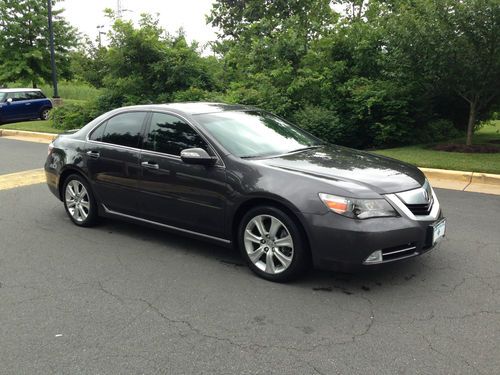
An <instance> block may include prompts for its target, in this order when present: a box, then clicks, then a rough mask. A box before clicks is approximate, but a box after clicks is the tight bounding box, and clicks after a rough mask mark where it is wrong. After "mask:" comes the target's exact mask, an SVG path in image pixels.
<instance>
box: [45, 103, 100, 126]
mask: <svg viewBox="0 0 500 375" xmlns="http://www.w3.org/2000/svg"><path fill="white" fill-rule="evenodd" d="M98 115H99V112H98V110H97V108H96V106H95V104H93V102H86V103H68V104H64V105H62V106H60V107H56V108H54V109H53V110H52V111H51V117H52V120H53V123H54V128H56V129H61V130H71V129H78V128H81V127H82V126H84V125H85V124H87V123H88V122H90V121H91V120H93V119H94V118H95V117H97V116H98Z"/></svg>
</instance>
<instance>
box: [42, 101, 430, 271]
mask: <svg viewBox="0 0 500 375" xmlns="http://www.w3.org/2000/svg"><path fill="white" fill-rule="evenodd" d="M249 109H253V108H250V107H244V106H233V105H224V104H212V103H179V104H172V105H146V106H134V107H128V108H121V109H117V110H114V111H112V112H109V113H107V114H105V115H102V116H100V117H99V118H97V119H95V120H94V121H92V122H91V123H89V124H88V125H86V126H85V127H83V128H82V129H81V130H79V131H76V132H74V133H71V134H65V135H61V136H60V137H59V138H57V139H56V140H55V141H54V147H55V148H54V152H53V153H52V155H53V156H52V157H49V158H48V160H47V163H46V171H47V176H48V184H49V187H50V189H51V191H52V192H53V193H54V194H55V195H56V196H58V197H59V198H60V199H61V195H60V184H59V180H60V178H61V176H62V177H63V178H64V176H65V175H66V174H67V173H69V172H68V171H71V170H77V171H79V172H80V173H81V174H83V175H84V176H85V177H86V178H87V179H88V180H89V181H90V184H91V185H92V187H93V188H94V189H96V184H98V178H97V176H96V175H95V174H93V173H90V172H91V171H89V159H88V157H87V156H86V155H85V152H84V151H87V150H90V149H92V148H93V147H94V146H95V145H93V144H92V143H90V142H88V141H87V140H86V139H87V135H88V134H89V132H90V131H91V130H92V129H93V128H94V127H95V126H96V125H98V124H100V123H101V122H103V121H104V120H105V119H107V118H108V117H111V116H113V115H116V114H117V113H121V112H125V111H130V110H141V111H159V112H170V113H173V114H176V115H178V116H181V117H183V118H185V119H186V120H187V121H189V122H190V123H191V125H192V126H193V127H194V128H195V129H196V130H198V132H200V133H201V134H202V135H203V136H204V137H205V139H207V140H208V141H209V143H210V144H211V145H212V146H213V148H214V149H215V151H216V153H217V155H218V157H219V158H220V159H221V160H220V163H219V165H217V166H212V167H207V166H200V165H189V164H183V165H182V168H181V169H182V173H183V174H185V175H193V176H196V175H199V176H200V177H201V178H203V179H204V180H205V181H206V182H205V186H204V187H203V189H201V190H200V196H199V197H198V198H193V195H192V194H191V195H190V192H189V191H190V189H192V188H193V187H196V186H197V184H199V181H198V182H197V181H196V179H193V178H191V180H190V182H188V183H186V184H184V185H182V184H180V185H179V186H178V188H179V189H180V190H177V193H176V194H170V196H169V197H168V199H167V200H163V202H166V201H168V200H170V206H173V207H175V208H176V209H177V210H180V209H182V210H183V212H182V215H180V216H181V217H178V218H175V215H174V214H172V213H167V212H166V210H168V207H169V205H167V204H163V205H162V203H161V202H162V198H161V197H158V196H156V198H155V200H156V203H155V205H156V206H157V207H158V205H160V206H161V209H164V210H165V215H163V217H161V210H160V211H158V209H156V210H150V209H146V210H145V211H146V212H142V213H141V212H140V211H139V212H138V213H137V211H136V212H135V215H137V216H141V217H143V218H147V219H148V220H149V219H150V220H152V221H158V222H160V223H164V224H167V225H172V226H175V227H179V228H181V229H188V230H190V231H193V232H198V233H200V234H202V235H203V234H204V235H209V236H212V237H218V238H220V239H221V240H225V241H226V242H229V241H232V240H233V239H234V237H233V236H234V233H235V228H236V226H237V218H238V217H239V216H240V214H241V212H242V210H245V208H246V207H248V206H247V205H249V204H253V203H254V202H255V203H257V202H263V200H265V201H266V202H267V203H273V202H274V204H277V205H280V206H281V207H282V208H283V209H285V210H288V211H289V212H290V213H291V214H292V215H293V216H295V217H296V219H297V220H298V221H299V222H300V223H301V224H302V227H303V229H304V232H305V234H306V236H307V238H308V243H309V244H310V247H311V252H312V255H313V259H314V262H315V264H316V265H317V266H321V263H322V260H323V259H328V261H329V262H330V261H332V262H333V261H336V260H338V261H340V262H343V263H354V264H356V263H357V264H359V263H360V262H362V259H363V257H366V254H368V253H369V252H370V251H372V250H374V249H377V248H380V247H390V246H396V245H398V244H399V243H400V242H401V241H403V242H409V241H408V240H409V237H412V238H413V237H415V236H417V237H418V238H416V239H411V238H410V239H411V241H419V243H420V244H421V247H423V246H424V242H425V239H424V238H423V237H425V233H426V230H427V226H428V224H429V223H425V222H424V223H422V222H419V223H415V222H413V223H411V222H409V221H408V220H406V219H405V220H402V218H383V219H370V220H353V219H349V218H345V217H342V216H340V215H337V214H334V213H333V212H331V211H330V210H328V209H327V208H326V206H325V205H324V204H323V202H322V201H321V200H320V199H319V197H318V193H320V192H323V193H328V194H333V195H340V196H347V197H352V198H381V194H386V193H395V192H401V191H405V190H409V189H414V188H417V187H420V186H422V184H423V183H424V181H425V177H424V175H423V173H422V172H421V171H420V170H419V169H418V168H416V167H414V166H411V165H409V164H405V163H402V162H399V161H396V160H393V159H390V158H385V157H381V156H376V155H373V154H370V153H367V152H362V151H356V150H352V149H349V148H345V147H339V146H333V145H325V146H322V147H321V148H316V149H312V150H306V151H302V152H296V153H292V154H288V155H281V156H278V157H270V158H262V159H242V158H239V157H235V156H233V155H231V154H230V153H229V152H228V151H227V150H225V149H224V147H222V145H220V144H219V143H218V142H217V140H215V139H213V137H211V135H210V134H209V133H207V132H206V131H205V130H204V129H203V127H202V126H201V125H200V124H198V123H197V121H196V114H199V113H208V112H217V111H228V110H249ZM118 148H120V147H118ZM117 152H119V153H126V154H129V156H127V158H129V157H133V158H134V160H138V159H141V158H142V159H143V158H145V156H144V155H142V156H139V157H137V156H136V155H137V154H141V150H139V149H130V148H120V150H117ZM149 156H150V155H149ZM142 159H141V160H142ZM178 163H182V162H181V161H180V160H179V161H178ZM221 165H222V166H221ZM171 167H172V166H169V167H168V168H171ZM180 167H181V166H177V167H176V168H180ZM137 168H138V169H137V171H138V172H137V173H138V175H137V179H138V180H139V181H141V179H142V178H143V177H146V179H145V180H144V181H150V182H151V181H154V182H155V184H156V187H155V188H156V189H161V186H160V185H161V184H162V180H161V179H157V178H155V177H154V176H151V173H149V172H146V173H145V172H144V171H142V172H139V171H140V163H139V162H138V164H137ZM200 169H203V170H200ZM144 181H142V182H138V185H137V189H138V194H131V193H130V186H121V185H120V184H122V182H120V179H117V180H116V181H115V185H114V186H113V189H112V194H113V196H112V201H113V202H114V203H113V204H114V205H113V207H114V208H115V209H116V210H117V211H118V212H120V211H121V210H124V213H131V211H127V210H126V209H125V208H123V207H124V206H123V205H121V206H120V204H119V202H122V203H124V202H126V204H127V205H134V206H141V205H142V206H143V205H144V204H145V203H144V200H145V199H146V200H147V199H148V198H147V196H148V195H149V196H154V195H155V192H154V191H152V190H151V189H149V188H146V187H145V186H144V183H145V182H144ZM169 182H170V183H171V182H172V181H169V180H168V179H167V180H166V181H165V182H163V183H165V184H167V185H168V184H169ZM122 185H123V184H122ZM200 187H201V185H200V186H198V188H200ZM165 188H167V186H166V185H165ZM101 190H102V189H96V191H95V193H96V196H97V199H98V201H100V202H102V203H104V204H108V201H107V199H109V198H108V197H106V196H105V195H103V194H102V193H101ZM181 190H182V191H181ZM197 199H198V201H197V202H196V200H197ZM131 200H132V201H131ZM190 200H191V203H192V204H190V202H189V201H190ZM200 203H202V204H205V205H207V206H206V207H205V209H200ZM151 204H152V203H151V202H148V203H146V207H149V208H151ZM177 212H178V211H177ZM101 214H104V215H106V212H104V211H103V210H102V209H101ZM207 220H213V221H214V222H212V223H211V225H207V223H206V221H207ZM365 229H366V232H367V233H365ZM393 229H398V230H401V231H400V232H398V235H396V236H392V237H391V236H390V235H387V234H388V233H390V232H391V231H392V230H393ZM370 233H371V234H373V235H370ZM394 233H396V232H394ZM373 239H376V240H375V241H373ZM335 242H336V244H334V243H335ZM375 244H376V247H375ZM339 245H340V246H339ZM354 248H356V249H357V250H356V251H354V250H352V251H351V249H354Z"/></svg>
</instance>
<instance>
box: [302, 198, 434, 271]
mask: <svg viewBox="0 0 500 375" xmlns="http://www.w3.org/2000/svg"><path fill="white" fill-rule="evenodd" d="M433 195H434V199H435V200H434V207H433V209H432V212H431V213H430V214H429V215H426V216H415V215H413V214H412V213H411V212H410V211H409V210H408V209H407V208H406V207H404V205H403V206H401V205H398V204H395V202H394V201H393V200H392V199H394V197H388V200H389V201H390V202H391V204H393V206H394V208H395V209H396V211H397V212H398V214H399V215H400V216H398V217H386V218H373V219H367V220H354V219H350V218H347V217H344V216H341V215H337V214H335V213H333V212H328V213H326V214H323V215H316V214H305V215H304V216H305V218H306V220H307V223H308V224H309V228H308V229H309V230H308V232H309V233H308V234H309V237H310V243H311V250H312V256H313V262H314V266H315V267H316V268H321V269H343V268H356V267H359V266H362V265H363V264H364V263H365V261H366V260H367V258H368V257H369V256H370V255H371V254H373V253H374V252H375V251H378V250H380V251H381V252H382V254H383V257H382V259H381V260H380V261H378V262H376V263H373V264H382V263H389V262H394V261H399V260H403V259H407V258H411V257H414V256H418V255H421V254H423V253H425V252H427V251H429V250H431V249H432V248H433V247H435V245H436V244H434V245H433V243H432V240H433V238H432V237H433V230H432V225H433V224H435V223H436V222H438V221H440V220H442V218H443V214H442V211H441V208H440V205H439V202H438V200H437V197H435V194H433Z"/></svg>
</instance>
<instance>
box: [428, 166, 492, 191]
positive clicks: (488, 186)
mask: <svg viewBox="0 0 500 375" xmlns="http://www.w3.org/2000/svg"><path fill="white" fill-rule="evenodd" d="M420 170H421V171H422V172H424V174H425V176H426V177H427V178H428V179H429V181H430V182H431V185H432V186H434V187H437V188H443V189H452V190H462V191H472V192H476V193H486V194H496V195H500V175H498V174H491V173H481V172H465V171H449V170H446V169H431V168H420Z"/></svg>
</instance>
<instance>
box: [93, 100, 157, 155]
mask: <svg viewBox="0 0 500 375" xmlns="http://www.w3.org/2000/svg"><path fill="white" fill-rule="evenodd" d="M136 112H141V113H144V114H145V116H144V120H142V124H141V128H140V131H139V137H140V138H139V142H138V145H137V147H131V146H124V145H118V144H116V143H109V142H103V141H95V140H93V139H90V137H91V136H92V134H94V132H95V131H96V130H97V128H99V127H101V126H104V130H103V135H104V131H106V127H107V126H108V124H107V122H108V121H109V120H111V119H113V118H115V117H116V116H119V115H123V114H127V113H136ZM149 117H150V111H144V110H138V109H135V110H130V111H123V112H119V113H116V114H114V115H113V116H111V117H108V118H106V119H105V120H103V121H101V122H100V123H99V124H97V125H96V126H94V127H93V128H92V129H91V130H90V131H89V132H88V133H87V135H86V136H85V140H86V141H87V142H93V143H101V144H104V145H111V146H116V147H123V148H127V149H132V150H141V148H140V147H142V143H143V140H144V128H145V126H146V125H147V122H148V120H149Z"/></svg>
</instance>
